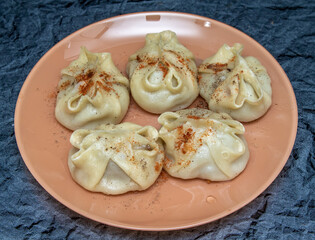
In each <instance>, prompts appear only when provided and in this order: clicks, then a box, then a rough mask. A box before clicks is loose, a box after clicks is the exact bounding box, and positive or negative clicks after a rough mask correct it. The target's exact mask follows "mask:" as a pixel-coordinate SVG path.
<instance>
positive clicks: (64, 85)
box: [58, 80, 71, 91]
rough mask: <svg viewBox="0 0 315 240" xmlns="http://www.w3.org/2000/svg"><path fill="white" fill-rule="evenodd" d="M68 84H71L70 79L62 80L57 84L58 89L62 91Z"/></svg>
mask: <svg viewBox="0 0 315 240" xmlns="http://www.w3.org/2000/svg"><path fill="white" fill-rule="evenodd" d="M70 84H71V83H70V81H69V80H68V81H65V82H63V83H62V84H61V85H60V86H59V89H58V91H62V90H64V89H66V88H67V87H68V86H69V85H70Z"/></svg>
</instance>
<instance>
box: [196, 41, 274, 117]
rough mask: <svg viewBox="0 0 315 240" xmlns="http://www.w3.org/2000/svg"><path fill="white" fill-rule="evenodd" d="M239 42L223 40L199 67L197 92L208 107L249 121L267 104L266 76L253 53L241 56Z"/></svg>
mask: <svg viewBox="0 0 315 240" xmlns="http://www.w3.org/2000/svg"><path fill="white" fill-rule="evenodd" d="M242 49H243V46H242V45H241V44H238V43H237V44H235V45H234V46H233V47H229V46H228V45H226V44H224V45H223V46H222V47H221V48H220V49H219V51H218V52H217V53H216V54H215V55H214V56H211V57H209V58H207V59H206V60H204V61H203V63H202V65H201V66H200V67H199V76H198V78H199V87H200V95H201V96H202V97H203V98H204V99H205V100H206V101H207V102H208V107H209V109H210V110H213V111H215V112H226V113H228V114H229V115H230V116H231V117H232V118H234V119H236V120H238V121H241V122H249V121H253V120H255V119H258V118H260V117H261V116H262V115H264V114H265V113H266V112H267V110H268V108H269V107H270V105H271V94H272V90H271V85H270V77H269V75H268V73H267V71H266V69H265V68H264V67H263V66H262V65H261V63H260V62H259V61H258V60H257V59H256V58H254V57H246V58H243V57H242V56H241V52H242Z"/></svg>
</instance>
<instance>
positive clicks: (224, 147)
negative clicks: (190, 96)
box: [158, 108, 249, 181]
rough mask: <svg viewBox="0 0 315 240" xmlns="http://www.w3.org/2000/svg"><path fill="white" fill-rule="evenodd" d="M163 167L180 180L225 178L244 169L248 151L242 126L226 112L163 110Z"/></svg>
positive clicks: (218, 179)
mask: <svg viewBox="0 0 315 240" xmlns="http://www.w3.org/2000/svg"><path fill="white" fill-rule="evenodd" d="M158 121H159V123H160V124H161V125H162V127H161V129H160V131H159V134H160V138H161V139H162V140H163V141H164V145H165V146H164V148H165V155H166V156H165V157H166V160H165V163H164V169H165V170H166V171H167V172H168V173H169V174H170V175H171V176H174V177H177V178H182V179H193V178H201V179H207V180H210V181H226V180H230V179H233V178H235V177H236V176H237V175H239V174H240V173H241V172H242V171H243V170H244V168H245V166H246V164H247V162H248V159H249V150H248V147H247V143H246V141H245V138H244V137H243V134H244V131H245V129H244V126H243V125H242V124H241V123H240V122H238V121H235V120H233V119H232V118H231V117H230V116H229V115H228V114H226V113H215V112H212V111H210V110H207V109H200V108H192V109H185V110H180V111H177V112H166V113H163V114H162V115H161V116H160V117H159V119H158Z"/></svg>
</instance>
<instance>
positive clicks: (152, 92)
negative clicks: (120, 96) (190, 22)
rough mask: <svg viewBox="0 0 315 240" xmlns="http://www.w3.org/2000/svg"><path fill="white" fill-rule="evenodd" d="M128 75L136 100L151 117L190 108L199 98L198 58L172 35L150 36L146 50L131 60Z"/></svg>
mask: <svg viewBox="0 0 315 240" xmlns="http://www.w3.org/2000/svg"><path fill="white" fill-rule="evenodd" d="M127 73H128V75H129V78H130V90H131V94H132V96H133V98H134V100H135V101H136V103H137V104H138V105H139V106H140V107H141V108H143V109H144V110H146V111H148V112H151V113H163V112H165V111H175V110H179V109H183V108H186V107H188V106H189V105H190V104H191V103H192V102H193V101H194V100H195V99H196V98H197V96H198V94H199V88H198V83H197V79H196V77H197V67H196V64H195V61H194V56H193V54H192V53H191V52H190V51H189V50H188V49H187V48H185V47H184V46H183V45H182V44H181V43H179V41H178V39H177V37H176V34H175V33H174V32H172V31H164V32H160V33H150V34H147V35H146V43H145V46H144V48H142V49H140V50H138V51H137V52H136V53H134V54H133V55H131V56H130V57H129V62H128V65H127Z"/></svg>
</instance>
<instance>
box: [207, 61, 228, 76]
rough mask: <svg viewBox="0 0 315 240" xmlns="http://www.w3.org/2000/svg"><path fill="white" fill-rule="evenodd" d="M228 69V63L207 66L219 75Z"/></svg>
mask: <svg viewBox="0 0 315 240" xmlns="http://www.w3.org/2000/svg"><path fill="white" fill-rule="evenodd" d="M226 67H227V63H211V64H209V65H208V66H207V68H208V69H211V70H212V71H214V73H215V74H216V73H218V72H221V71H223V70H224V68H226Z"/></svg>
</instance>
